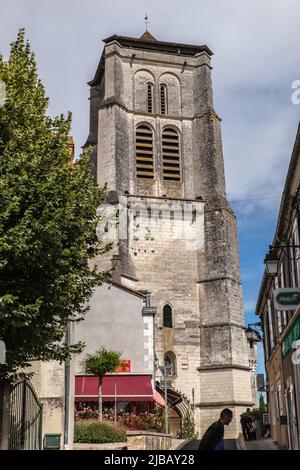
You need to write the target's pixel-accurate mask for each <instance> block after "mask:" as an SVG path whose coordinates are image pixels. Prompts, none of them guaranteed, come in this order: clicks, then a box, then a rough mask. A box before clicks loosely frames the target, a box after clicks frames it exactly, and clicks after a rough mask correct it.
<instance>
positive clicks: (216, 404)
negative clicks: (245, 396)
mask: <svg viewBox="0 0 300 470" xmlns="http://www.w3.org/2000/svg"><path fill="white" fill-rule="evenodd" d="M253 405H254V402H253V401H252V402H250V401H235V400H232V401H230V400H228V401H209V402H204V403H196V404H195V406H196V407H197V408H207V407H210V408H211V407H214V408H219V407H225V406H228V407H230V406H245V407H247V406H253Z"/></svg>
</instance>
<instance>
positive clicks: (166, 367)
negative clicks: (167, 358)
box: [158, 363, 172, 434]
mask: <svg viewBox="0 0 300 470" xmlns="http://www.w3.org/2000/svg"><path fill="white" fill-rule="evenodd" d="M158 368H159V370H160V371H161V373H162V376H163V379H164V391H165V433H166V434H168V431H169V425H168V387H167V382H168V380H167V377H168V376H169V375H170V372H171V369H172V366H171V365H167V364H166V363H164V365H163V366H158Z"/></svg>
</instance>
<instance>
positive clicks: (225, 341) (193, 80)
mask: <svg viewBox="0 0 300 470" xmlns="http://www.w3.org/2000/svg"><path fill="white" fill-rule="evenodd" d="M104 57H105V59H104V64H105V72H104V74H105V92H104V95H103V96H104V98H103V102H102V104H101V106H100V107H99V129H98V142H99V144H98V147H97V149H98V150H97V151H98V154H97V168H98V183H99V184H100V185H104V184H107V187H108V194H109V198H108V199H109V200H110V201H111V202H112V201H114V202H115V203H117V202H118V199H119V196H122V197H125V198H126V201H127V202H126V204H127V210H129V212H130V210H131V209H132V208H134V209H135V210H134V212H135V216H134V217H132V218H131V216H130V214H129V215H128V214H127V215H126V221H127V222H126V223H127V226H126V237H123V236H121V235H120V233H118V230H119V229H120V227H118V230H116V231H115V232H114V234H113V236H112V238H113V239H114V242H115V243H114V249H115V252H116V253H117V254H118V255H120V259H121V271H122V277H121V279H122V283H124V284H125V285H127V286H128V287H130V288H133V289H136V290H147V291H149V292H151V301H152V304H153V305H155V306H157V309H158V311H157V315H156V318H155V350H156V354H157V357H158V360H159V362H160V363H162V362H163V360H164V354H165V353H166V352H167V351H171V352H173V353H174V354H175V356H176V374H175V375H174V377H173V383H172V385H173V387H174V388H177V389H178V390H179V391H180V392H182V393H184V394H185V395H186V396H187V398H188V399H189V400H191V399H192V395H193V393H192V392H193V391H194V396H195V401H196V402H197V403H198V404H199V408H198V409H197V411H196V416H195V418H196V426H197V430H201V432H203V430H204V429H205V428H206V427H207V426H208V425H209V424H211V423H210V418H211V416H213V415H214V416H215V415H216V414H218V412H219V411H220V409H221V404H220V406H219V405H218V407H217V408H216V407H214V406H213V404H212V403H213V402H215V403H216V402H217V400H219V399H218V397H217V395H218V393H221V394H222V393H223V402H226V403H228V407H233V408H234V409H235V407H237V413H239V411H240V409H239V407H243V406H244V404H245V406H246V405H248V406H251V405H252V403H253V398H252V395H251V384H250V367H249V350H248V346H247V341H246V338H245V334H244V318H243V306H242V290H241V283H240V271H239V254H238V244H237V228H236V220H235V216H234V214H233V212H232V210H231V209H230V207H229V205H228V203H227V201H226V191H225V177H224V162H223V154H222V139H221V128H220V119H219V118H218V116H217V115H216V113H215V111H214V109H213V98H212V84H211V65H210V57H209V55H208V54H206V52H201V53H199V54H197V55H196V56H194V57H188V56H183V55H181V54H180V53H179V54H167V53H161V52H158V51H155V50H152V51H149V50H139V49H134V50H132V49H130V48H129V47H121V46H120V45H119V44H118V43H117V42H116V41H112V42H111V43H109V44H107V45H106V46H105V50H104ZM116 77H117V80H116ZM149 82H150V83H152V84H153V112H152V113H148V112H147V107H146V96H147V94H146V90H147V84H148V83H149ZM161 83H165V84H166V85H167V86H168V113H167V114H165V115H163V114H161V112H160V94H159V86H160V84H161ZM142 123H143V124H147V125H148V126H149V127H150V128H151V129H152V131H153V139H154V140H153V142H154V145H153V150H154V152H153V157H154V169H155V177H154V179H153V180H150V179H149V180H147V179H140V178H136V172H135V128H136V126H137V125H138V124H142ZM165 126H172V127H173V128H176V130H177V131H178V132H179V135H180V162H181V180H180V181H178V182H176V181H166V180H164V179H163V172H162V143H161V132H162V129H163V128H164V127H165ZM175 202H176V203H178V204H179V205H181V206H182V207H183V206H185V207H188V206H192V205H194V206H195V208H196V209H197V210H198V215H199V218H198V219H197V221H195V220H194V215H193V213H192V217H191V220H190V221H189V230H188V231H189V234H190V235H191V236H192V238H193V237H194V238H193V240H190V239H189V240H186V239H185V238H184V237H183V236H182V229H183V228H184V227H185V226H186V225H185V224H186V221H184V220H183V219H182V215H180V211H178V213H176V211H173V210H172V205H174V203H175ZM139 205H140V206H142V207H144V208H146V209H145V212H143V210H144V209H139V207H138V206H139ZM164 210H165V211H166V212H167V213H168V218H169V221H168V224H165V225H163V226H161V228H159V222H160V220H161V214H160V213H163V211H164ZM137 212H140V214H139V215H137ZM142 212H143V213H142ZM195 241H196V243H195ZM166 303H168V304H169V305H170V306H171V307H172V309H173V318H174V325H173V328H172V331H170V329H169V328H165V327H164V326H163V321H162V312H163V307H164V305H165V304H166ZM216 367H218V369H216ZM204 368H206V369H207V370H208V372H205V371H204ZM209 369H211V372H209ZM209 374H211V375H209ZM214 375H215V378H214V379H213V380H212V378H213V377H214ZM206 393H207V394H208V395H209V396H210V404H208V403H206V402H203V400H204V397H205V394H206ZM224 397H225V398H224ZM205 399H206V398H205ZM202 405H203V406H202ZM229 405H231V406H229ZM209 407H210V408H209ZM216 410H217V411H216ZM236 419H237V418H236ZM237 427H238V426H237V425H234V426H232V427H231V428H232V429H233V430H234V431H233V432H237Z"/></svg>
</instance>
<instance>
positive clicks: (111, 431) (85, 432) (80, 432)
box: [74, 421, 127, 444]
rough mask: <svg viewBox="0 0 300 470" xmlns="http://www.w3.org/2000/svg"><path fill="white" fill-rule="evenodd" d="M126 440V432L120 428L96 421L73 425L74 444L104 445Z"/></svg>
mask: <svg viewBox="0 0 300 470" xmlns="http://www.w3.org/2000/svg"><path fill="white" fill-rule="evenodd" d="M126 440H127V439H126V432H125V431H124V429H123V428H121V427H120V426H116V425H113V424H107V423H103V422H102V423H101V422H97V421H93V422H91V421H89V422H77V423H75V428H74V442H80V443H91V444H92V443H93V444H104V443H106V442H126Z"/></svg>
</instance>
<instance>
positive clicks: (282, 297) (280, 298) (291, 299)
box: [273, 287, 300, 311]
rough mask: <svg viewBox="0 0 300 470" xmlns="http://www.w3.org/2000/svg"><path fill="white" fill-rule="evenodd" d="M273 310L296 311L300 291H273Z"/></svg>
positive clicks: (284, 289) (294, 289) (296, 289)
mask: <svg viewBox="0 0 300 470" xmlns="http://www.w3.org/2000/svg"><path fill="white" fill-rule="evenodd" d="M273 298H274V308H275V310H281V311H282V310H296V308H297V307H298V305H299V304H300V289H299V288H297V287H295V288H282V289H275V290H274V291H273Z"/></svg>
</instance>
